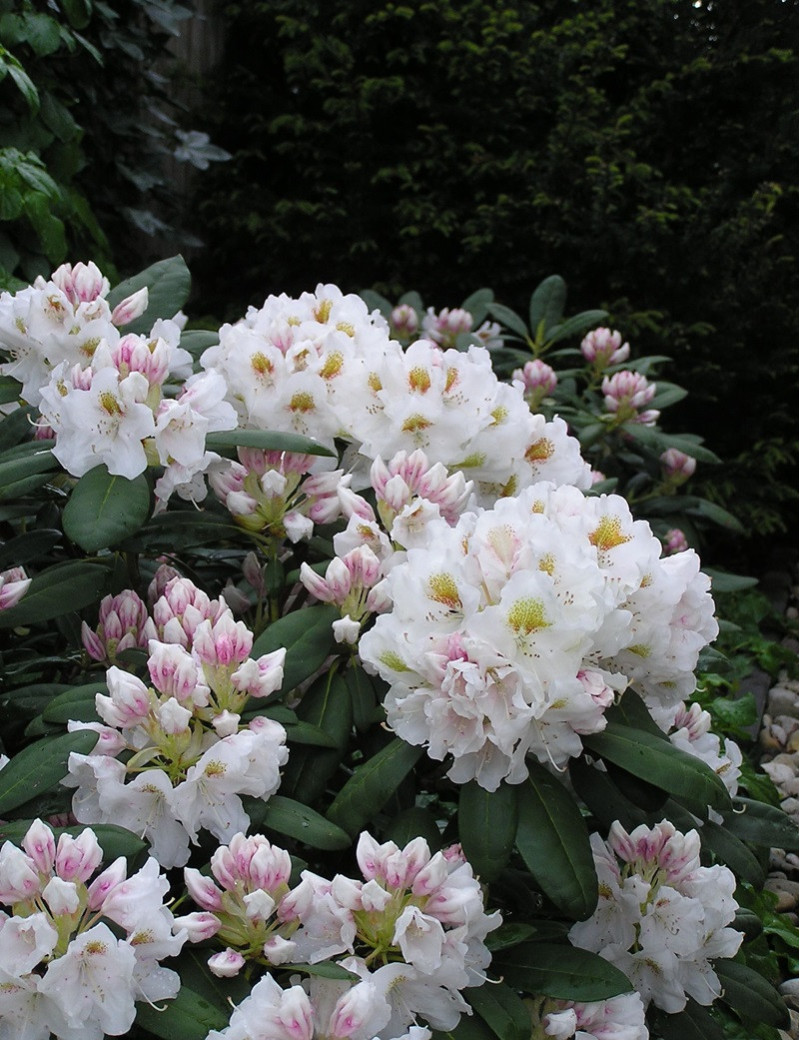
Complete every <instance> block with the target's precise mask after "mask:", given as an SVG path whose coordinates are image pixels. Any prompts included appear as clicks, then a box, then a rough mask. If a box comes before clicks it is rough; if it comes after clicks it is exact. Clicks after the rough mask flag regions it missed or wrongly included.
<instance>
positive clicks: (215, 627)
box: [192, 611, 253, 668]
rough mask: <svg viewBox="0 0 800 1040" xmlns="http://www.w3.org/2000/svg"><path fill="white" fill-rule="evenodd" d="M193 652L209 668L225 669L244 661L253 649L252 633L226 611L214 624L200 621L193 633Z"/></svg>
mask: <svg viewBox="0 0 800 1040" xmlns="http://www.w3.org/2000/svg"><path fill="white" fill-rule="evenodd" d="M192 646H193V650H194V652H195V653H196V654H197V656H198V657H199V658H200V660H201V661H202V662H203V664H207V665H210V666H211V667H217V666H222V667H223V668H227V667H229V666H230V665H232V664H239V663H240V662H241V661H244V660H245V659H246V658H247V657H248V655H249V654H250V651H251V650H252V649H253V633H252V632H251V631H250V629H249V628H248V627H247V625H245V624H244V622H243V621H234V619H233V614H231V612H230V611H226V612H225V613H224V614H222V616H221V617H219V618H218V619H217V620H216V621H215V622H213V624H212V622H211V621H210V620H205V621H201V622H200V624H199V625H198V626H197V628H196V629H195V632H194V640H193V644H192Z"/></svg>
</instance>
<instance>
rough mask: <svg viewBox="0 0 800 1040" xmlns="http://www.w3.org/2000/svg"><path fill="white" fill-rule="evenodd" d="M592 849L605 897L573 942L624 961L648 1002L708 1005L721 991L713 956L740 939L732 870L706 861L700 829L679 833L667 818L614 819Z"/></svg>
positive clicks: (677, 1007) (673, 1007)
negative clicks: (651, 822) (629, 822)
mask: <svg viewBox="0 0 800 1040" xmlns="http://www.w3.org/2000/svg"><path fill="white" fill-rule="evenodd" d="M592 849H593V852H594V858H595V864H596V865H597V871H598V878H599V880H600V902H599V904H598V907H597V910H596V911H595V913H594V914H593V915H592V917H591V918H590V919H589V920H588V921H582V922H580V923H578V924H576V925H574V926H573V927H572V929H571V931H570V939H571V941H572V942H573V943H575V945H576V946H581V947H583V948H584V949H588V950H594V951H596V952H597V953H599V954H600V956H601V957H604V958H605V959H606V960H609V961H611V963H612V964H616V965H617V966H618V967H620V968H621V969H622V971H624V972H625V974H626V975H627V976H628V977H629V978H630V980H631V981H632V982H633V984H634V986H635V987H636V989H637V991H638V992H639V994H640V995H641V997H642V1000H643V1001H644V1003H645V1005H647V1004H649V1003H650V1002H651V1001H652V1002H653V1003H654V1004H655V1005H656V1006H657V1007H660V1008H663V1010H664V1011H668V1012H672V1013H674V1012H676V1011H681V1010H682V1009H683V1008H684V1007H685V1006H686V1001H687V998H688V997H693V998H694V1000H696V1001H697V1003H698V1004H711V1003H712V1002H713V1001H714V1000H715V999H716V998H717V997H719V995H720V993H721V985H720V982H719V979H718V978H717V975H716V974H715V971H714V966H713V964H712V963H711V962H712V960H713V959H715V958H717V957H733V956H734V954H735V953H736V951H737V950H738V949H739V946H740V944H741V942H742V933H741V932H739V931H737V930H736V929H735V928H729V927H727V925H730V924H731V923H732V922H733V917H734V914H735V913H736V910H737V909H738V904H737V903H736V900H735V899H734V898H733V891H734V888H735V887H736V878H735V877H734V875H733V873H732V872H731V871H730V870H729V869H728V868H727V867H724V866H721V865H715V866H712V867H703V866H701V865H700V838H699V835H698V833H697V831H689V833H688V834H682V833H681V832H680V831H678V830H676V829H675V827H674V826H673V825H672V824H671V823H670V822H669V821H668V820H663V821H662V822H661V823H660V824H658V825H657V826H655V827H653V828H648V827H646V826H641V827H637V828H636V829H635V830H634V831H632V832H631V833H630V834H629V833H628V832H627V831H625V829H624V828H623V827H622V826H621V825H620V824H618V823H615V824H613V825H612V827H611V831H610V833H609V836H608V841H607V842H604V841H603V840H602V839H601V838H600V837H599V835H596V834H595V835H593V836H592Z"/></svg>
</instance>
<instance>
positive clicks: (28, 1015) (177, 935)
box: [0, 820, 186, 1040]
mask: <svg viewBox="0 0 800 1040" xmlns="http://www.w3.org/2000/svg"><path fill="white" fill-rule="evenodd" d="M21 845H22V847H21V848H18V847H17V846H16V845H13V844H12V843H11V842H8V841H7V842H5V843H4V844H3V846H2V848H0V902H2V903H3V904H5V905H6V906H8V907H10V909H11V914H10V915H8V914H5V913H3V914H0V980H1V981H0V1022H2V1023H3V1025H2V1026H0V1032H2V1033H3V1035H4V1036H9V1037H10V1036H16V1037H23V1036H24V1037H25V1038H26V1040H48V1037H50V1036H51V1034H55V1036H57V1037H60V1038H63V1040H78V1038H79V1037H80V1040H102V1038H103V1037H104V1036H106V1035H110V1036H121V1035H122V1034H123V1033H126V1032H127V1031H128V1030H129V1029H130V1027H131V1025H132V1024H133V1020H134V1017H135V1014H136V1008H135V1001H137V1000H144V1001H148V1002H149V1003H153V1002H154V1001H157V1000H163V999H165V998H171V997H174V996H176V995H177V993H178V989H179V988H180V978H179V977H178V975H177V974H176V973H175V972H174V971H171V970H170V969H168V968H163V967H161V965H160V964H159V961H161V960H162V959H163V958H165V957H173V956H175V955H176V954H177V953H179V952H180V950H181V947H182V946H183V944H184V942H185V940H186V931H185V930H184V929H181V928H178V927H176V926H175V923H174V919H173V916H172V912H171V911H170V910H169V909H168V907H167V906H165V905H164V902H163V900H164V896H165V895H166V893H167V891H168V888H169V884H168V881H167V879H166V877H165V876H164V875H163V874H162V873H161V871H160V869H159V865H158V863H157V862H156V860H154V859H148V860H147V862H146V863H145V865H144V866H143V867H142V869H141V870H139V871H137V872H136V873H134V874H132V875H131V876H130V877H128V876H127V867H126V864H125V859H124V857H120V858H119V859H117V860H115V861H114V862H113V863H112V864H111V866H109V867H107V868H106V869H105V870H104V871H102V872H101V873H97V871H98V868H99V867H100V865H101V862H102V858H103V852H102V849H101V848H100V845H99V844H98V841H97V837H96V835H95V833H94V832H93V831H92V830H89V829H87V830H84V831H82V832H81V833H80V834H79V835H78V836H77V837H72V836H70V835H69V834H67V833H64V834H62V835H61V836H60V837H59V839H58V843H56V841H55V838H54V835H53V832H52V830H50V828H49V827H47V826H46V825H45V824H44V823H42V822H41V821H40V820H35V821H34V822H33V823H32V824H31V826H30V827H29V829H28V831H27V833H26V834H25V837H24V838H23V839H22V842H21ZM93 875H94V876H93Z"/></svg>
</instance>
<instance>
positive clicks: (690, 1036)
mask: <svg viewBox="0 0 800 1040" xmlns="http://www.w3.org/2000/svg"><path fill="white" fill-rule="evenodd" d="M658 1036H660V1037H662V1038H663V1040H725V1031H724V1030H723V1028H722V1027H721V1026H720V1025H719V1023H718V1022H717V1021H716V1019H714V1018H713V1017H712V1015H711V1014H710V1012H709V1010H708V1008H704V1007H701V1006H700V1004H698V1003H697V1002H696V1001H694V1000H692V998H691V997H689V1000H688V1002H687V1004H686V1007H685V1009H684V1010H683V1011H678V1012H676V1013H675V1014H672V1015H663V1014H659V1016H658Z"/></svg>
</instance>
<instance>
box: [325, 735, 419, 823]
mask: <svg viewBox="0 0 800 1040" xmlns="http://www.w3.org/2000/svg"><path fill="white" fill-rule="evenodd" d="M422 753H423V749H422V748H421V747H414V746H412V745H411V744H406V742H405V741H404V740H401V739H400V738H399V737H395V739H394V740H392V741H391V743H389V744H387V745H386V747H385V748H382V749H381V750H380V751H379V752H378V753H377V755H373V757H372V758H371V759H369V761H368V762H364V764H363V765H360V766H359V767H358V768H357V769H356V770H355V772H354V773H353V775H352V776H351V777H350V779H349V780H348V781H347V783H346V784H345V785H344V787H343V788H342V789H341V791H340V792H339V793H338V794H337V795H336V797H335V798H334V800H333V802H332V804H331V806H330V808H329V809H328V812H327V816H328V819H329V820H332V821H333V822H334V823H336V824H338V825H339V826H340V827H343V828H344V829H345V830H346V831H347V832H348V834H350V835H352V836H353V837H355V836H356V835H357V834H358V832H359V831H360V830H361V829H362V828H363V827H364V826H365V825H366V824H367V823H370V822H371V821H372V820H374V819H375V814H376V813H378V812H380V810H381V809H382V808H383V806H384V805H385V804H386V802H387V801H388V800H389V799H390V798H391V796H392V795H393V794H394V792H395V791H396V790H397V788H398V787H399V785H400V783H401V782H402V781H403V780H404V779H405V777H406V776H407V775H408V773H410V772H411V770H412V769H413V768H414V766H415V765H416V763H417V761H418V760H419V759H420V758H421V756H422Z"/></svg>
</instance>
